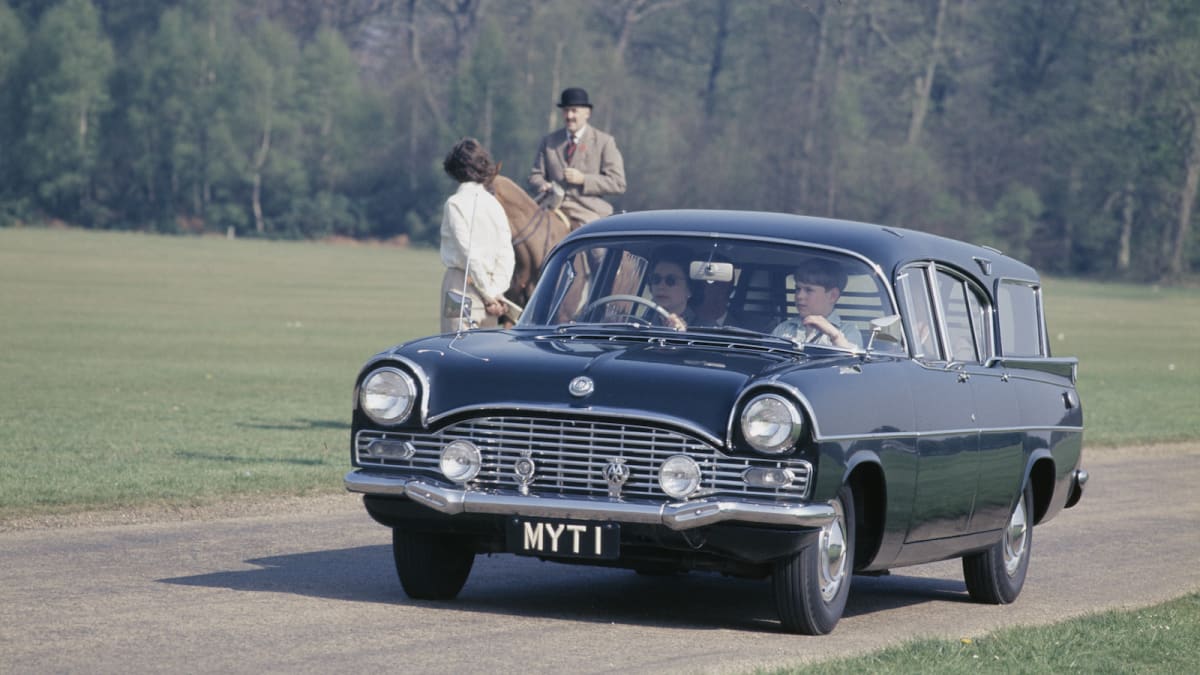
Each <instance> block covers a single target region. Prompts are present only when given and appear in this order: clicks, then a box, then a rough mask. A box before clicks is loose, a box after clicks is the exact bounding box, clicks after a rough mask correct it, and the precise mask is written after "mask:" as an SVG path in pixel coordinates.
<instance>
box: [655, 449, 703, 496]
mask: <svg viewBox="0 0 1200 675" xmlns="http://www.w3.org/2000/svg"><path fill="white" fill-rule="evenodd" d="M658 484H659V485H660V486H661V487H662V489H663V492H665V493H667V494H668V495H670V496H671V497H673V498H675V499H687V498H688V495H690V494H692V493H693V492H695V491H696V489H697V488H699V487H700V465H699V464H696V460H694V459H692V458H691V457H688V456H687V455H672V456H671V457H668V458H667V461H665V462H663V463H662V466H661V467H659V468H658Z"/></svg>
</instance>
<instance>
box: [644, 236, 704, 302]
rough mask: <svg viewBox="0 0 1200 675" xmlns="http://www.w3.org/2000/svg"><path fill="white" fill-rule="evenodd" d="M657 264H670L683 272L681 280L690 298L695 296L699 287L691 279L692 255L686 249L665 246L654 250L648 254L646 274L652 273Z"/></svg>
mask: <svg viewBox="0 0 1200 675" xmlns="http://www.w3.org/2000/svg"><path fill="white" fill-rule="evenodd" d="M659 263H671V264H673V265H678V266H679V269H680V270H682V271H683V280H684V282H685V283H687V286H688V291H689V292H690V293H691V294H692V297H695V296H696V293H697V291H699V287H698V285H697V283H696V281H695V280H693V279H692V278H691V266H692V254H691V253H689V252H688V251H687V249H685V248H683V247H681V246H676V245H673V244H666V245H664V246H659V247H658V248H656V249H654V251H653V252H652V253H651V254H650V267H649V269H647V270H646V272H647V274H649V273H650V272H653V271H654V268H655V266H657V265H658V264H659Z"/></svg>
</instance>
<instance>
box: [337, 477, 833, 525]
mask: <svg viewBox="0 0 1200 675" xmlns="http://www.w3.org/2000/svg"><path fill="white" fill-rule="evenodd" d="M345 482H346V489H347V490H349V491H350V492H359V493H362V494H367V495H379V496H387V497H406V498H408V499H411V500H412V501H414V502H416V503H418V504H421V505H422V506H427V507H429V508H431V509H433V510H435V511H438V512H440V513H445V514H448V515H454V514H458V513H485V514H492V515H509V516H511V515H520V516H526V517H537V518H564V519H569V520H612V521H616V522H620V523H641V524H648V525H665V526H666V527H669V528H671V529H672V530H690V529H692V528H696V527H704V526H705V525H713V524H715V523H722V522H725V521H731V520H736V521H739V522H744V523H754V524H759V525H786V526H790V527H814V528H816V527H825V526H826V525H828V524H830V523H832V522H833V519H834V517H835V515H836V514H835V512H834V510H833V506H831V505H830V504H828V503H823V502H822V503H815V504H803V505H789V504H762V503H756V502H747V501H741V500H737V499H728V498H710V499H697V500H695V501H690V502H676V503H664V504H655V503H648V502H624V501H619V500H615V499H597V498H582V497H560V496H545V495H543V496H537V495H521V494H517V493H502V492H476V491H473V490H461V489H457V488H447V487H443V486H441V485H436V484H433V483H430V482H427V481H424V480H422V479H420V478H404V477H401V476H393V475H390V474H385V473H379V472H371V471H364V470H361V469H358V470H355V471H351V472H350V473H348V474H346V479H345Z"/></svg>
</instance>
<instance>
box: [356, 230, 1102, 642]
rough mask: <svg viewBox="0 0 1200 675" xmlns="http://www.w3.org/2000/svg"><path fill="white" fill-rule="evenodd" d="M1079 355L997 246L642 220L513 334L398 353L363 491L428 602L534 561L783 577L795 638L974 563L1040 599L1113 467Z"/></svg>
mask: <svg viewBox="0 0 1200 675" xmlns="http://www.w3.org/2000/svg"><path fill="white" fill-rule="evenodd" d="M1076 368H1077V361H1076V360H1075V359H1074V358H1062V357H1055V356H1052V355H1051V353H1050V343H1049V340H1048V339H1047V336H1046V323H1045V317H1044V316H1043V303H1042V289H1041V284H1040V281H1039V278H1038V275H1037V273H1036V272H1035V271H1034V270H1033V269H1031V268H1030V267H1028V266H1026V265H1024V264H1022V263H1020V262H1018V261H1016V260H1014V259H1012V258H1009V257H1006V256H1004V255H1003V254H1001V253H1000V252H998V251H996V250H993V249H990V248H984V247H980V246H974V245H971V244H966V243H963V242H959V241H954V240H951V239H946V238H942V237H937V236H933V235H930V234H926V233H922V232H916V231H911V230H904V229H898V228H890V227H882V226H878V225H867V224H862V223H851V222H844V221H835V220H826V219H818V218H807V217H800V216H792V215H782V214H765V213H743V212H720V211H662V212H645V213H633V214H625V215H620V216H615V217H611V218H607V219H604V220H601V221H597V222H595V223H592V224H589V225H587V226H584V227H582V228H580V229H579V230H577V231H576V232H574V233H572V234H571V235H570V236H568V237H567V238H566V239H564V240H563V241H562V242H561V243H560V244H559V245H558V246H557V247H556V249H555V250H554V251H553V252H552V254H551V255H550V257H549V258H548V260H547V262H546V265H545V267H544V268H543V270H542V275H541V281H540V282H539V284H538V286H537V288H536V290H535V292H534V294H533V296H532V298H531V300H530V302H529V305H528V306H527V307H526V308H524V313H523V314H522V315H521V318H520V320H519V321H518V322H517V324H516V325H515V326H514V327H512V328H509V329H506V330H467V331H463V332H461V333H456V334H454V333H452V334H446V335H440V336H435V337H428V338H424V339H420V340H415V341H413V342H409V343H406V344H402V345H399V346H397V347H394V348H392V349H389V350H387V351H385V352H382V353H380V354H378V355H377V356H375V357H374V358H372V359H371V360H370V361H369V362H368V363H367V364H366V365H365V366H364V367H363V369H362V371H361V373H360V374H359V375H358V378H357V380H356V383H355V398H354V400H355V407H354V412H353V430H352V435H351V461H352V464H353V465H354V467H355V468H354V470H353V471H351V472H350V473H349V474H347V476H346V486H347V488H348V489H349V490H351V491H353V492H358V493H362V494H363V495H364V502H365V505H366V508H367V511H368V512H369V513H370V514H371V516H372V517H374V518H375V519H376V520H377V521H379V522H380V523H382V524H384V525H386V526H388V527H391V528H392V529H393V533H394V534H393V540H394V554H395V561H396V569H397V571H398V573H399V577H400V581H401V583H402V585H403V587H404V589H405V591H406V592H407V593H408V594H409V595H410V596H412V597H414V598H426V599H448V598H452V597H454V596H455V595H457V594H458V592H459V591H460V590H461V588H462V587H463V585H464V583H465V582H466V580H467V577H468V575H469V573H470V570H471V566H472V562H473V560H474V556H475V555H476V554H479V553H501V552H507V553H514V554H517V555H528V556H536V557H539V558H542V559H546V560H561V561H568V562H573V563H585V564H593V565H607V566H617V567H626V568H630V569H634V570H638V571H640V572H645V573H663V572H677V571H692V570H698V571H713V572H720V573H724V574H732V575H738V576H745V577H755V578H763V579H768V578H769V579H771V582H772V585H771V589H772V591H771V592H772V593H773V595H774V598H775V601H776V605H777V607H778V610H779V616H780V619H781V622H782V625H783V627H784V628H785V629H786V630H789V631H796V632H801V633H808V634H823V633H828V632H829V631H831V630H833V628H834V626H835V625H836V624H837V622H838V619H839V618H840V617H841V614H842V611H843V609H844V607H845V603H846V597H847V594H848V593H849V591H850V586H851V580H852V576H853V575H854V574H856V573H871V572H880V571H883V570H888V569H890V568H894V567H899V566H904V565H913V564H918V563H926V562H931V561H936V560H944V559H948V558H962V561H963V574H964V577H965V580H966V592H967V593H968V594H969V595H970V597H971V598H973V599H975V600H977V601H980V602H986V603H1009V602H1012V601H1013V600H1015V599H1016V597H1017V595H1018V594H1019V593H1020V591H1021V587H1022V585H1023V584H1024V580H1025V574H1026V569H1027V567H1028V565H1029V560H1030V555H1031V551H1032V543H1033V527H1034V525H1037V524H1040V523H1043V522H1045V521H1047V520H1049V519H1050V518H1052V517H1053V516H1055V515H1057V514H1058V513H1059V512H1060V511H1061V510H1062V509H1063V508H1066V507H1070V506H1073V505H1074V504H1075V503H1076V502H1077V501H1078V500H1079V498H1080V496H1081V494H1082V490H1083V486H1084V484H1085V482H1086V481H1087V473H1086V472H1085V471H1083V470H1082V469H1081V468H1080V460H1081V449H1082V434H1083V412H1082V408H1081V406H1080V401H1079V397H1078V394H1077V392H1076V389H1075V375H1076Z"/></svg>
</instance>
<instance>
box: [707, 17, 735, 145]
mask: <svg viewBox="0 0 1200 675" xmlns="http://www.w3.org/2000/svg"><path fill="white" fill-rule="evenodd" d="M728 40H729V0H719V2H717V33H716V35H715V36H713V50H712V59H711V60H710V61H709V63H708V82H706V83H705V86H704V123H705V126H709V125H711V124H712V122H713V117H714V116H715V115H716V112H717V77H718V76H720V74H721V70H722V69H723V68H724V67H725V43H726V42H727V41H728Z"/></svg>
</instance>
